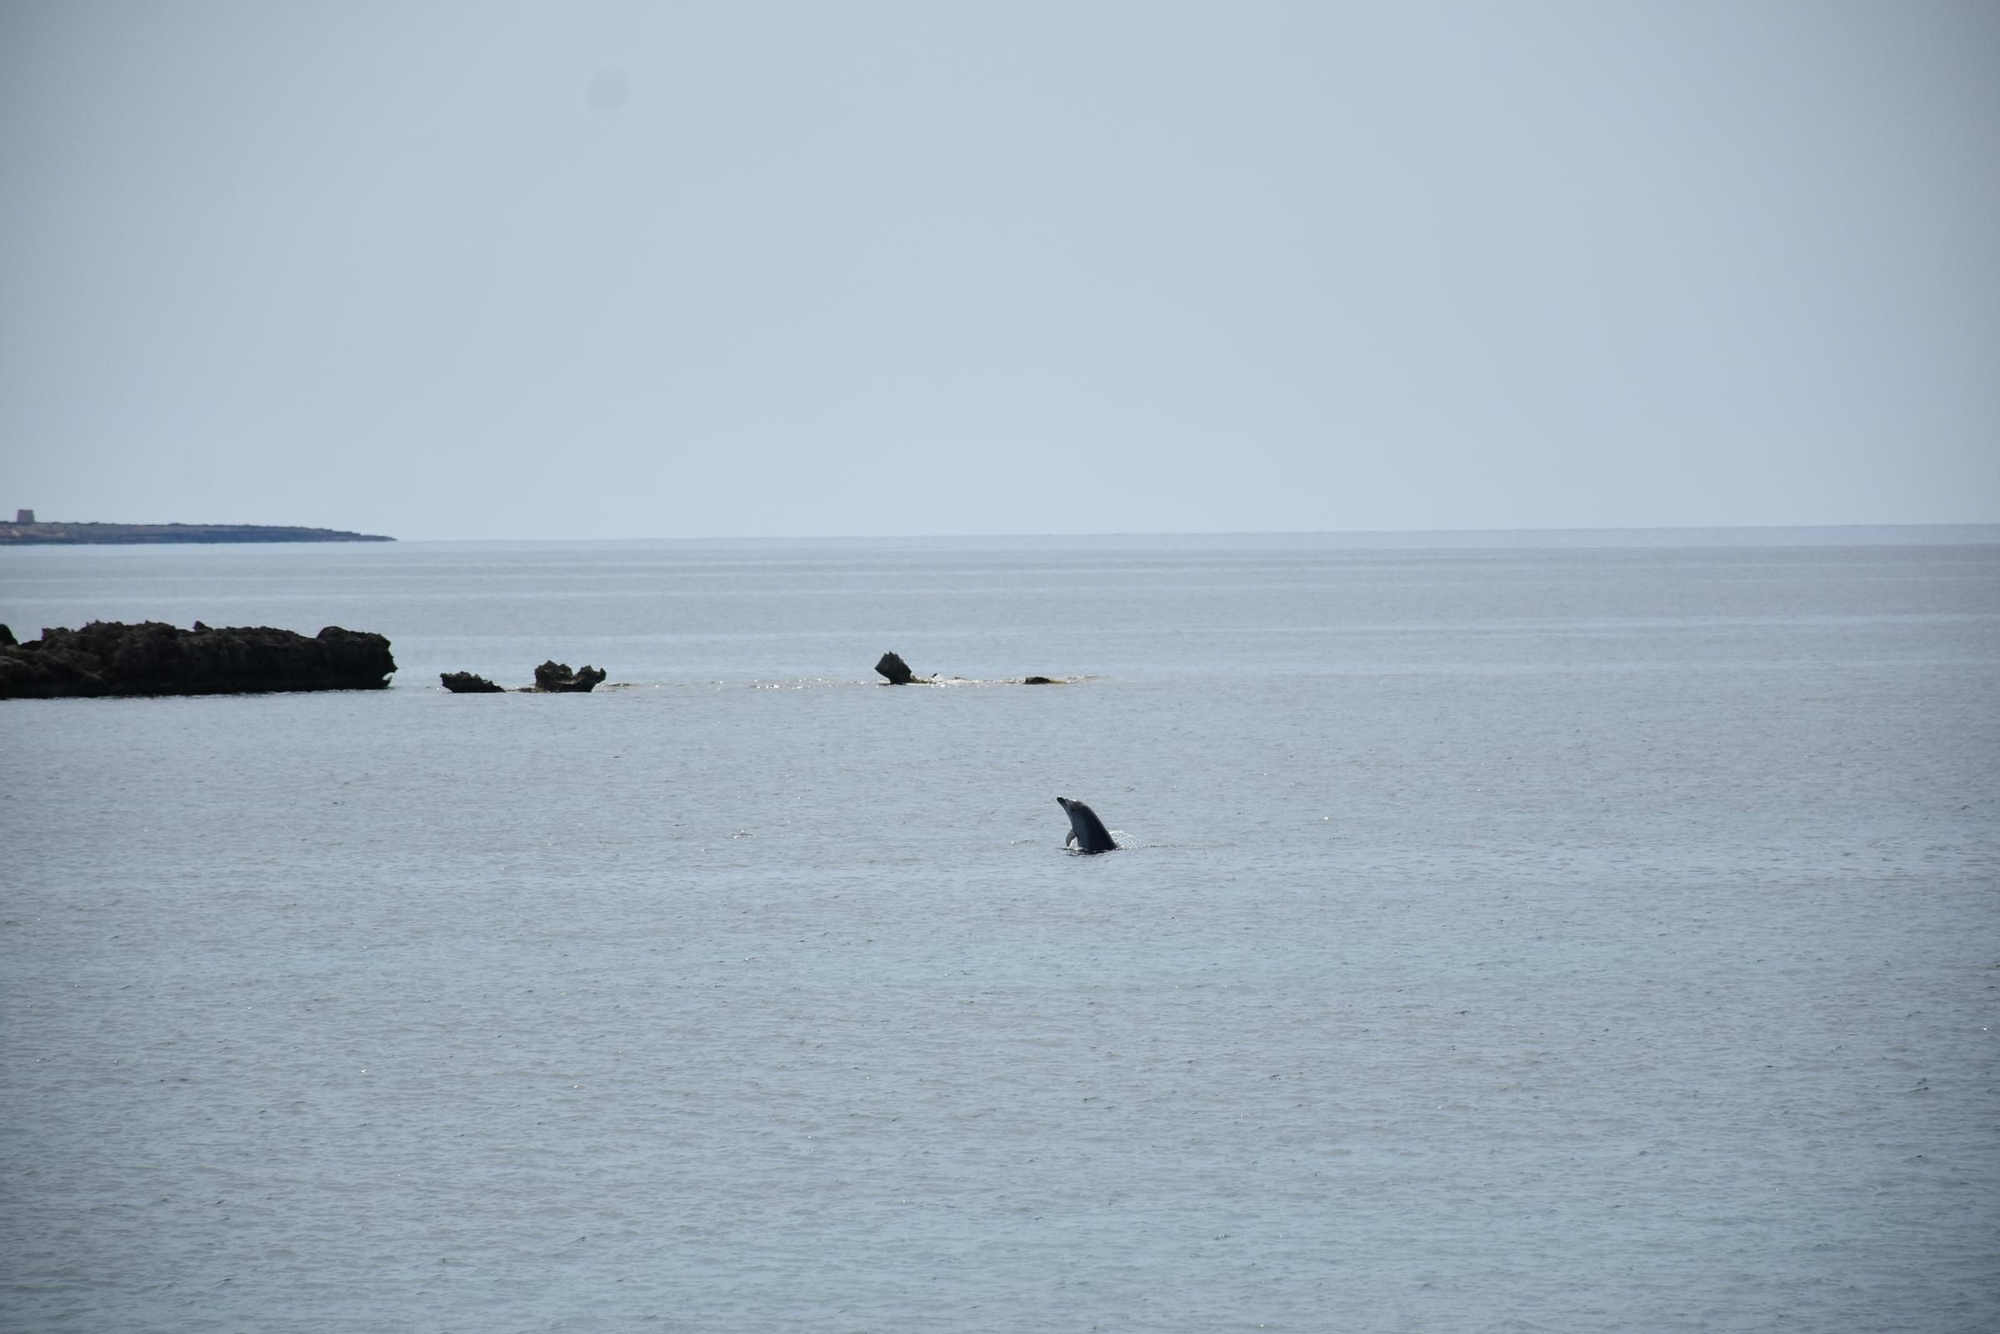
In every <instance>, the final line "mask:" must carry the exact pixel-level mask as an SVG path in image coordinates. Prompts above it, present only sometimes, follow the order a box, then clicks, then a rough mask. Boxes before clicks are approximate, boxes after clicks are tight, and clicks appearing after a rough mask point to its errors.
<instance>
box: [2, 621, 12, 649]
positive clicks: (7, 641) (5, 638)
mask: <svg viewBox="0 0 2000 1334" xmlns="http://www.w3.org/2000/svg"><path fill="white" fill-rule="evenodd" d="M12 647H14V632H13V631H12V630H9V629H8V628H7V627H6V626H4V625H0V648H12Z"/></svg>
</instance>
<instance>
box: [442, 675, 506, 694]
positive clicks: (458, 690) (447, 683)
mask: <svg viewBox="0 0 2000 1334" xmlns="http://www.w3.org/2000/svg"><path fill="white" fill-rule="evenodd" d="M438 680H440V681H442V682H444V688H445V689H446V690H449V691H450V692H451V693H452V694H454V695H498V694H503V693H505V691H506V689H507V688H506V687H505V686H496V685H494V684H493V683H492V682H491V681H489V680H487V679H486V678H485V677H483V676H474V675H473V674H472V673H471V672H439V673H438Z"/></svg>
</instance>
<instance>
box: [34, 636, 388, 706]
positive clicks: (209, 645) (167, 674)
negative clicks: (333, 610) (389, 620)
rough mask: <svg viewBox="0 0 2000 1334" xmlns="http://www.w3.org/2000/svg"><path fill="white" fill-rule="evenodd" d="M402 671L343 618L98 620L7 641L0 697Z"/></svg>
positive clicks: (354, 686) (376, 676)
mask: <svg viewBox="0 0 2000 1334" xmlns="http://www.w3.org/2000/svg"><path fill="white" fill-rule="evenodd" d="M12 638H13V636H12V635H11V634H10V635H9V636H8V639H9V640H10V641H11V640H12ZM395 670H396V660H395V659H394V658H393V657H391V656H390V654H389V641H388V640H387V639H385V638H383V637H382V636H381V635H377V634H369V633H367V632H365V631H356V630H343V629H341V628H340V627H339V626H337V625H330V626H328V627H326V628H325V629H324V630H321V631H320V632H319V634H318V635H316V636H315V637H313V638H311V639H308V638H306V637H305V636H304V635H302V634H298V633H297V632H295V631H292V630H276V629H272V628H271V627H270V626H238V627H234V628H228V629H219V630H218V629H210V628H208V627H206V626H204V627H202V628H200V629H198V630H182V629H178V628H177V627H175V626H171V625H167V624H164V623H163V622H160V621H144V622H141V623H139V624H137V625H125V624H121V623H120V622H117V621H92V622H90V623H89V624H88V625H86V626H84V627H83V628H82V629H80V630H67V629H54V630H47V629H45V630H43V631H42V637H41V639H40V640H38V641H34V642H30V643H26V644H15V643H11V642H10V643H8V644H4V645H0V699H53V698H60V697H70V696H87V695H239V694H258V693H265V692H270V691H281V690H380V689H382V688H383V687H384V686H386V685H388V684H389V674H390V673H391V672H394V671H395Z"/></svg>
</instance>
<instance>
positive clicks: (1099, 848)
mask: <svg viewBox="0 0 2000 1334" xmlns="http://www.w3.org/2000/svg"><path fill="white" fill-rule="evenodd" d="M1056 805H1058V806H1060V807H1062V808H1063V813H1064V814H1065V815H1067V816H1069V837H1067V838H1065V839H1064V840H1063V846H1064V847H1068V846H1069V845H1070V844H1072V843H1074V844H1076V849H1077V851H1078V852H1109V851H1111V850H1112V849H1113V848H1115V847H1117V846H1118V844H1117V843H1116V842H1114V841H1113V840H1112V837H1111V831H1110V830H1109V829H1106V828H1105V827H1104V821H1102V820H1100V819H1098V818H1097V812H1096V811H1093V810H1092V809H1090V807H1088V806H1086V805H1084V804H1083V803H1082V802H1080V801H1078V800H1076V799H1075V798H1074V797H1057V798H1056Z"/></svg>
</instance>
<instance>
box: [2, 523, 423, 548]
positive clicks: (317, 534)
mask: <svg viewBox="0 0 2000 1334" xmlns="http://www.w3.org/2000/svg"><path fill="white" fill-rule="evenodd" d="M395 540H396V539H395V538H393V537H385V536H382V535H380V534H376V533H350V532H346V531H344V530H341V529H335V528H299V527H290V526H284V525H272V524H258V523H55V522H47V521H43V522H37V523H7V522H4V521H0V546H88V545H100V546H101V545H133V544H138V543H161V542H393V541H395Z"/></svg>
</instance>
